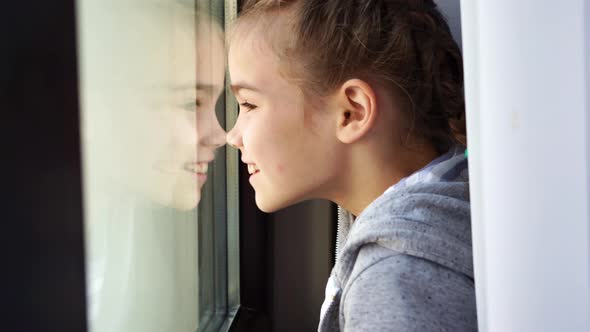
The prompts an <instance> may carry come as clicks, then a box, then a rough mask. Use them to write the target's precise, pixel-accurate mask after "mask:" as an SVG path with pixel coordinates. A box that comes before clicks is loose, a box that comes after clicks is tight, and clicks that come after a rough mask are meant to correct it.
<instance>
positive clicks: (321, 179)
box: [227, 34, 344, 212]
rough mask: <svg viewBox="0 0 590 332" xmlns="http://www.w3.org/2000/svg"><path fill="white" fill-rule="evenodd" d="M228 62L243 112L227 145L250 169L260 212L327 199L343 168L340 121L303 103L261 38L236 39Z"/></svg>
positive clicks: (298, 90) (252, 36) (299, 93)
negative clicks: (282, 74)
mask: <svg viewBox="0 0 590 332" xmlns="http://www.w3.org/2000/svg"><path fill="white" fill-rule="evenodd" d="M228 60H229V72H230V76H231V82H232V90H233V91H234V93H235V96H236V99H237V100H238V103H239V104H240V113H239V116H238V120H237V122H236V124H235V126H234V128H233V129H232V130H231V131H230V132H229V133H228V135H227V140H228V143H229V144H231V145H234V146H236V147H238V148H239V149H240V150H241V152H242V161H243V162H244V163H246V164H248V171H249V173H250V183H251V184H252V186H253V188H254V190H255V192H256V204H257V205H258V207H259V208H260V209H261V210H262V211H265V212H272V211H276V210H277V209H280V208H283V207H286V206H288V205H291V204H294V203H297V202H300V201H302V200H306V199H310V198H327V196H328V192H329V191H330V190H334V189H335V188H336V182H337V180H338V169H339V166H344V165H341V163H340V165H339V162H340V161H339V156H340V155H341V154H340V153H339V148H340V145H339V144H338V141H337V138H336V135H335V133H336V121H335V120H334V119H333V116H332V115H331V112H330V111H329V110H328V109H327V108H328V107H324V109H321V110H320V109H311V107H310V106H309V105H306V104H305V102H304V98H303V95H302V93H301V91H300V89H298V88H297V87H296V86H295V85H294V84H291V83H290V82H288V81H287V80H285V79H284V78H283V77H282V76H281V74H280V73H279V63H278V59H277V57H276V56H275V55H274V54H273V53H272V51H271V50H270V48H269V47H267V46H266V44H265V42H264V41H263V40H262V38H261V37H260V36H255V35H253V34H252V35H250V36H248V38H241V40H235V41H234V42H233V43H232V45H231V47H230V50H229V59H228ZM305 108H307V109H306V110H304V109H305Z"/></svg>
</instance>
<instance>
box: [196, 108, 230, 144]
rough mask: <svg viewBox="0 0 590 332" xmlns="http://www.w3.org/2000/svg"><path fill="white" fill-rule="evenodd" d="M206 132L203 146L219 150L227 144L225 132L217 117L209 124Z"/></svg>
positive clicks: (202, 142)
mask: <svg viewBox="0 0 590 332" xmlns="http://www.w3.org/2000/svg"><path fill="white" fill-rule="evenodd" d="M207 127H209V128H206V129H205V131H206V133H205V137H203V139H202V141H201V144H203V145H206V146H210V147H212V148H214V149H216V148H219V147H221V146H223V145H224V144H225V131H224V130H223V128H221V125H219V121H218V119H217V117H216V116H215V117H214V119H212V121H210V122H209V125H208V126H207Z"/></svg>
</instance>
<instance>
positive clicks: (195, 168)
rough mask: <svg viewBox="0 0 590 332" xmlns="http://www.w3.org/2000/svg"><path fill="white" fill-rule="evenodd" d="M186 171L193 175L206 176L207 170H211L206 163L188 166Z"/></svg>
mask: <svg viewBox="0 0 590 332" xmlns="http://www.w3.org/2000/svg"><path fill="white" fill-rule="evenodd" d="M185 168H186V170H187V171H189V172H192V173H203V174H206V173H207V170H208V169H209V164H206V163H198V164H188V165H186V167H185Z"/></svg>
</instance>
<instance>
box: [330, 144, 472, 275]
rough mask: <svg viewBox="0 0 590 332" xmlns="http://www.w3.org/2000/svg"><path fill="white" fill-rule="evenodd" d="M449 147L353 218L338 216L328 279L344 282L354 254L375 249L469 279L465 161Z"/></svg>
mask: <svg viewBox="0 0 590 332" xmlns="http://www.w3.org/2000/svg"><path fill="white" fill-rule="evenodd" d="M464 150H465V149H464V148H463V147H455V148H453V149H451V150H450V151H449V152H447V153H446V154H444V155H442V156H441V157H439V158H437V159H435V160H434V161H432V162H431V163H430V164H428V165H427V166H425V167H424V168H423V169H421V170H420V171H418V172H416V173H414V174H412V175H411V176H409V177H407V178H404V179H402V180H401V181H399V182H398V183H397V184H396V185H394V186H392V187H390V188H389V189H388V190H386V191H385V193H383V194H382V195H381V196H380V197H378V198H377V199H376V200H375V201H373V202H372V203H371V204H370V205H369V206H368V207H367V208H365V210H364V211H363V212H362V213H361V214H360V215H359V216H358V217H357V218H356V219H354V217H353V216H352V215H351V214H350V213H349V212H347V211H345V210H343V209H341V210H340V212H339V213H340V218H339V233H340V234H339V240H338V241H339V242H340V243H338V244H337V247H338V248H339V249H338V252H337V262H336V265H335V267H334V271H333V272H334V276H335V277H336V279H337V280H338V281H339V283H341V284H345V283H346V282H347V280H348V278H349V277H350V274H351V272H352V269H353V267H354V262H355V261H356V258H357V255H358V253H359V251H360V249H361V248H362V247H363V246H364V245H366V244H370V243H376V244H379V245H381V246H383V247H386V248H389V249H391V250H394V251H396V252H399V253H402V254H407V255H411V256H415V257H419V258H423V259H426V260H430V261H432V262H435V263H437V264H440V265H442V266H445V267H447V268H450V269H452V270H455V271H457V272H460V273H463V274H465V275H466V276H468V277H469V278H471V279H473V259H472V245H471V218H470V208H469V206H470V204H469V178H468V170H467V159H466V156H465V154H464V153H463V152H464Z"/></svg>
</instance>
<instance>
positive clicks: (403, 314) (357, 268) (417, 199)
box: [319, 153, 477, 332]
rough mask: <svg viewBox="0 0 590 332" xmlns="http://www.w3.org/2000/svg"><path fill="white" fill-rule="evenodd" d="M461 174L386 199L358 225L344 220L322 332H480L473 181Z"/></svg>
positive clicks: (403, 188) (363, 215) (348, 218)
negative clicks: (471, 205)
mask: <svg viewBox="0 0 590 332" xmlns="http://www.w3.org/2000/svg"><path fill="white" fill-rule="evenodd" d="M461 158H463V159H464V158H465V157H464V156H462V155H459V154H457V153H455V154H454V155H453V157H452V158H450V159H448V160H445V161H443V162H440V163H439V164H438V165H436V166H434V171H436V168H438V169H444V168H445V167H446V169H447V170H448V169H449V168H453V167H454V166H453V165H459V164H460V163H462V162H463V163H466V161H465V160H461ZM450 163H453V164H450ZM449 165H451V166H452V167H449ZM464 166H466V164H465V165H464ZM427 167H428V166H427ZM457 170H458V171H457V172H455V173H453V172H451V173H448V172H447V171H446V170H445V174H447V175H448V174H451V175H452V176H451V177H450V178H449V177H448V176H447V177H446V178H445V177H433V178H432V177H431V179H430V180H429V181H424V182H418V183H411V184H407V185H404V186H399V187H394V188H392V189H393V190H388V191H386V192H385V193H384V194H383V195H382V196H380V197H379V198H377V199H376V200H375V201H374V202H372V203H371V204H370V205H369V206H368V207H367V208H366V209H365V210H364V211H363V212H362V213H361V214H360V215H359V217H358V218H356V220H354V222H353V221H352V216H351V215H350V214H348V213H344V216H343V218H341V220H340V222H341V223H342V224H343V225H341V226H342V227H341V229H342V230H343V233H344V234H341V243H340V246H339V247H340V252H339V254H338V259H337V262H336V265H335V266H334V268H333V270H332V275H331V277H330V280H329V281H328V287H327V290H326V297H327V300H326V302H325V305H324V307H322V313H323V316H322V318H321V321H320V326H319V331H322V332H325V331H424V332H428V331H457V332H459V331H477V316H476V306H475V289H474V282H473V263H472V248H471V224H470V213H469V189H468V181H469V180H468V176H467V168H466V167H463V168H460V169H457ZM409 182H412V181H409Z"/></svg>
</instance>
